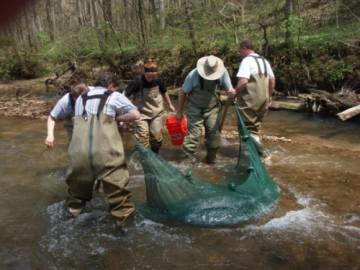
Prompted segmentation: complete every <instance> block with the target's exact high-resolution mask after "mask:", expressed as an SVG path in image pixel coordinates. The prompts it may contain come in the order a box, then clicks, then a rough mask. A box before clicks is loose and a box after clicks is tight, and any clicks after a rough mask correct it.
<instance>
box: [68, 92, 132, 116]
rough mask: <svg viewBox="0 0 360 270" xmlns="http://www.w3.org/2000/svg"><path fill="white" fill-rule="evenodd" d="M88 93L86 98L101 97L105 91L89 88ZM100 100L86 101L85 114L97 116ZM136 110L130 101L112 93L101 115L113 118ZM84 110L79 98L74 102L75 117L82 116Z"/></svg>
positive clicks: (117, 93)
mask: <svg viewBox="0 0 360 270" xmlns="http://www.w3.org/2000/svg"><path fill="white" fill-rule="evenodd" d="M89 89H90V91H89V92H88V93H87V94H88V96H92V95H101V94H104V93H105V92H106V91H107V89H106V88H103V87H89ZM99 103H100V99H99V98H94V99H88V101H87V102H86V106H85V110H86V112H87V114H89V115H91V114H93V115H94V114H97V112H98V107H99ZM134 109H136V107H135V106H134V105H133V104H132V103H131V101H130V100H129V99H128V98H127V97H125V96H124V95H123V94H121V93H119V92H114V93H112V94H111V95H110V96H109V97H108V99H107V100H106V102H105V106H104V109H103V113H104V114H106V115H109V116H113V117H115V116H116V115H122V114H125V113H128V112H129V111H131V110H134ZM83 110H84V106H83V100H82V97H81V96H80V97H79V98H78V99H77V100H76V104H75V115H82V114H83Z"/></svg>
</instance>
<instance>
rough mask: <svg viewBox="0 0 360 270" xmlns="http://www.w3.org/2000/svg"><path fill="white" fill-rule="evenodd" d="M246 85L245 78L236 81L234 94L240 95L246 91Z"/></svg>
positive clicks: (246, 80)
mask: <svg viewBox="0 0 360 270" xmlns="http://www.w3.org/2000/svg"><path fill="white" fill-rule="evenodd" d="M247 83H248V79H245V78H240V79H239V80H238V83H237V85H236V94H239V93H241V92H242V91H244V90H245V89H246V85H247Z"/></svg>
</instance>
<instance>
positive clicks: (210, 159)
mask: <svg viewBox="0 0 360 270" xmlns="http://www.w3.org/2000/svg"><path fill="white" fill-rule="evenodd" d="M216 153H217V150H208V151H207V155H206V158H205V162H206V163H207V164H215V163H216Z"/></svg>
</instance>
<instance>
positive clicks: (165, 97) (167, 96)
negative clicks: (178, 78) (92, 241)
mask: <svg viewBox="0 0 360 270" xmlns="http://www.w3.org/2000/svg"><path fill="white" fill-rule="evenodd" d="M162 97H163V99H164V100H165V103H166V105H167V106H168V108H169V110H170V111H171V112H175V108H174V106H173V104H172V102H171V99H170V97H169V94H168V92H165V93H164V94H162Z"/></svg>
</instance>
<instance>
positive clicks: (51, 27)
mask: <svg viewBox="0 0 360 270" xmlns="http://www.w3.org/2000/svg"><path fill="white" fill-rule="evenodd" d="M53 15H54V12H53V6H52V1H51V0H46V19H47V24H48V34H49V37H50V40H51V41H54V40H55V20H54V16H53Z"/></svg>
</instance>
